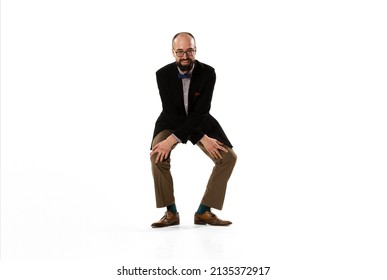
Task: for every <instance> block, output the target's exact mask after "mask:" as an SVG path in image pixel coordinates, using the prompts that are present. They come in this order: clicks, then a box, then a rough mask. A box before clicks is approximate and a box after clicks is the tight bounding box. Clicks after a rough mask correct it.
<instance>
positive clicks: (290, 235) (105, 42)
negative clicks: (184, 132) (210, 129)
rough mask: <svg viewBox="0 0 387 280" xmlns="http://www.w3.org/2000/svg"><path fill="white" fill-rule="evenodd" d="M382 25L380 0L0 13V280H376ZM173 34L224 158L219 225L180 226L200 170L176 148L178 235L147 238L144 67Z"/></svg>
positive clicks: (148, 128) (382, 179)
mask: <svg viewBox="0 0 387 280" xmlns="http://www.w3.org/2000/svg"><path fill="white" fill-rule="evenodd" d="M386 14H387V9H386V8H385V6H384V5H383V1H340V0H339V1H338V0H336V1H203V0H198V1H185V2H184V1H156V0H147V1H123V0H122V1H118V0H111V1H102V0H101V1H87V0H76V1H75V0H67V1H48V0H47V1H42V0H36V1H19V0H12V1H1V261H0V275H1V276H6V278H3V277H1V278H2V279H27V278H28V277H30V278H28V279H70V278H71V279H97V278H98V279H99V278H100V279H116V278H114V277H117V278H120V277H118V276H115V270H116V268H117V267H118V268H119V267H121V266H122V265H125V266H126V267H135V266H140V265H141V266H143V267H147V266H148V267H152V266H157V265H160V264H163V263H164V264H165V265H166V266H169V265H173V264H178V263H181V267H184V266H185V267H192V266H195V265H196V266H200V265H202V264H201V263H202V262H204V263H205V265H206V267H207V268H208V267H209V266H211V265H217V264H219V265H234V266H235V265H237V264H239V265H256V266H262V265H263V266H271V267H272V270H271V274H269V275H268V276H266V279H314V280H315V279H373V280H375V279H386V276H387V272H386V271H385V269H384V268H385V264H386V261H387V255H386V254H387V253H386V252H387V244H386V238H385V236H387V230H386V222H385V221H386V219H385V213H386V210H387V209H386V208H387V207H386V195H385V194H384V192H383V191H384V189H385V188H386V186H387V178H386V168H387V148H386V143H387V131H386V125H387V110H386V108H387V98H386V94H387V91H386V89H387V86H386V77H387V67H386V65H387V52H386V49H387V39H386V34H387V28H386V27H387V19H386ZM180 31H189V32H191V33H193V34H194V35H195V37H196V41H197V49H198V52H197V56H196V58H197V59H198V60H200V61H202V62H205V63H207V64H210V65H212V66H213V67H215V70H216V72H217V84H216V86H215V92H214V98H213V106H212V110H211V112H212V114H213V115H214V116H215V117H216V118H217V119H218V120H219V121H220V123H221V124H222V126H223V128H224V130H225V131H226V133H227V135H228V136H229V138H230V140H231V142H232V143H233V145H234V147H235V151H236V153H237V154H238V163H237V166H236V168H235V171H234V173H233V176H232V178H231V180H230V183H229V188H228V191H227V196H226V201H225V205H224V209H223V210H222V211H218V212H216V214H218V215H219V216H220V217H221V218H225V219H230V220H232V221H233V225H232V226H231V227H229V228H226V229H225V228H222V229H219V228H212V227H204V228H203V227H196V226H193V225H192V222H193V221H192V220H193V213H194V211H196V209H197V207H198V204H199V202H200V199H201V196H202V193H203V191H204V188H205V184H206V181H207V178H208V175H209V173H210V171H211V168H212V167H211V166H212V164H211V162H210V161H209V160H208V159H207V158H206V157H205V156H204V155H203V154H202V153H201V152H199V150H198V148H197V147H194V146H192V145H191V144H187V145H179V146H178V147H177V148H176V149H175V150H174V152H173V155H172V164H173V166H172V168H173V171H172V172H173V175H174V180H175V185H176V189H175V193H176V198H177V207H178V210H179V212H180V215H181V225H180V226H179V227H175V228H174V229H167V230H164V229H161V230H160V231H157V230H154V229H151V228H150V224H151V223H152V222H154V221H155V220H157V219H158V218H160V217H161V216H162V214H163V211H164V210H163V209H156V207H155V200H154V192H153V183H152V177H151V171H150V163H149V159H148V157H149V146H150V142H151V137H152V132H153V126H154V121H155V119H156V118H157V116H158V114H159V113H160V110H161V106H160V100H159V96H158V91H157V85H156V81H155V71H156V70H157V69H159V68H160V67H162V66H163V65H165V64H167V63H170V62H172V61H173V57H172V55H171V51H170V49H171V38H172V36H173V35H174V34H175V33H177V32H180ZM203 265H204V264H203ZM127 277H128V276H127ZM145 278H147V277H145V276H142V278H141V279H145ZM197 278H200V277H196V278H193V279H197ZM229 278H230V279H231V278H232V277H231V276H229ZM149 279H156V278H149ZM184 279H185V278H184ZM186 279H189V277H187V278H186ZM235 279H244V278H243V277H242V276H239V277H236V278H235ZM247 279H250V278H248V277H247Z"/></svg>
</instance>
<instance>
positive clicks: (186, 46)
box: [150, 32, 237, 228]
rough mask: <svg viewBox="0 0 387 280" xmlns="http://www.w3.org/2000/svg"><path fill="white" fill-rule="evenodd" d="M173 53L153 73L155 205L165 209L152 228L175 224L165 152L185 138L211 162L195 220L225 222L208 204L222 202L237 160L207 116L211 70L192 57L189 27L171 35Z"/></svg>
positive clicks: (176, 215) (193, 44)
mask: <svg viewBox="0 0 387 280" xmlns="http://www.w3.org/2000/svg"><path fill="white" fill-rule="evenodd" d="M172 54H173V56H174V58H175V60H176V61H175V62H173V63H171V64H168V65H166V66H164V67H162V68H161V69H159V70H158V71H157V72H156V78H157V85H158V89H159V93H160V97H161V102H162V112H161V114H160V116H159V117H158V119H157V121H156V125H155V129H154V134H153V141H152V151H151V153H150V157H151V163H152V174H153V179H154V186H155V194H156V206H157V207H159V208H160V207H167V211H166V212H165V215H164V216H163V217H162V218H161V219H160V221H158V222H155V223H153V224H152V227H156V228H157V227H167V226H173V225H178V224H179V223H180V219H179V213H178V211H177V208H176V204H175V198H174V194H173V180H172V176H171V173H170V167H171V166H170V153H171V151H172V149H173V148H174V147H175V146H176V145H177V144H178V143H184V144H185V143H187V141H188V140H189V141H191V142H192V143H193V144H194V145H197V146H198V147H199V148H200V149H201V150H202V151H203V152H204V153H205V154H206V155H207V156H208V157H210V158H211V159H212V160H213V162H214V164H215V166H214V168H213V171H212V174H211V176H210V178H209V181H208V185H207V188H206V191H205V193H204V196H203V198H202V201H201V204H200V205H199V208H198V210H197V211H196V213H195V215H194V223H195V224H198V225H206V224H209V225H214V226H226V225H230V224H231V222H230V221H224V220H221V219H219V218H218V217H217V216H216V215H215V214H213V213H212V212H211V208H215V209H218V210H221V209H222V207H223V201H224V198H225V194H226V187H227V182H228V180H229V178H230V176H231V173H232V171H233V168H234V166H235V163H236V159H237V156H236V154H235V153H234V151H233V149H232V145H231V143H230V141H229V140H228V138H227V136H226V134H225V133H224V131H223V129H222V127H221V126H220V124H219V123H218V121H217V120H216V119H215V118H214V117H213V116H211V115H210V108H211V99H212V94H213V90H214V86H215V80H216V75H215V70H214V68H212V67H211V66H209V65H206V64H204V63H201V62H199V61H198V60H195V55H196V42H195V38H194V36H192V34H190V33H188V32H181V33H178V34H176V35H175V36H174V37H173V39H172Z"/></svg>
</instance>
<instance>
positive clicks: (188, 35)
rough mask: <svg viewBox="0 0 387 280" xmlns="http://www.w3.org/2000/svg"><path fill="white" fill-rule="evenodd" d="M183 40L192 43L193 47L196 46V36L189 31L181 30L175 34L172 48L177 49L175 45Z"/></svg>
mask: <svg viewBox="0 0 387 280" xmlns="http://www.w3.org/2000/svg"><path fill="white" fill-rule="evenodd" d="M181 41H186V42H189V43H190V44H191V45H192V48H196V41H195V37H194V36H193V35H192V34H191V33H189V32H180V33H177V34H176V35H175V36H173V38H172V48H173V49H177V47H176V46H175V45H176V43H179V42H181Z"/></svg>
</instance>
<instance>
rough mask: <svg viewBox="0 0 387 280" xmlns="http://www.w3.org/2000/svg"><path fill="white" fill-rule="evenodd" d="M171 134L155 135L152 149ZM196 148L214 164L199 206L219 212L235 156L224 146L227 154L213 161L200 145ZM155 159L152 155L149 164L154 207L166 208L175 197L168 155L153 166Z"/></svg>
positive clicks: (167, 131)
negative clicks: (154, 198) (153, 189)
mask: <svg viewBox="0 0 387 280" xmlns="http://www.w3.org/2000/svg"><path fill="white" fill-rule="evenodd" d="M172 133H173V131H171V130H163V131H162V132H160V133H159V134H157V135H156V137H155V138H154V139H153V142H152V147H154V146H155V145H156V144H157V143H160V142H161V141H163V140H165V139H166V138H168V136H169V135H171V134H172ZM197 146H198V147H199V148H200V149H201V150H202V151H203V152H204V153H205V154H206V155H207V156H208V157H210V158H211V160H212V161H213V162H214V164H215V166H214V168H213V170H212V173H211V176H210V178H209V180H208V184H207V188H206V191H205V193H204V195H203V198H202V201H201V204H203V205H206V206H208V207H212V208H215V209H219V210H221V209H222V207H223V202H224V198H225V195H226V188H227V182H228V180H229V178H230V176H231V173H232V171H233V169H234V166H235V163H236V160H237V155H236V154H235V152H234V151H233V149H232V148H230V147H228V146H224V147H225V148H226V149H227V150H228V153H225V152H223V151H221V155H222V157H223V159H214V158H212V157H211V156H210V155H209V153H208V152H207V150H206V149H205V148H204V146H203V144H202V143H200V142H199V143H197ZM174 147H175V146H174ZM174 147H173V148H174ZM173 148H172V150H173ZM171 152H172V151H171ZM155 159H156V155H153V156H152V157H151V164H152V174H153V180H154V187H155V195H156V207H166V206H168V205H171V204H173V203H175V197H174V195H173V179H172V175H171V171H170V169H171V160H170V155H169V157H168V158H167V159H166V160H164V161H162V162H158V163H157V164H155Z"/></svg>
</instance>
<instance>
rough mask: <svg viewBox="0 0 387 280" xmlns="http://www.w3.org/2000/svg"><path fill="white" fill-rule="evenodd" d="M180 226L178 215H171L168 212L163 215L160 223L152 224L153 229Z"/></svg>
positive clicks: (171, 213)
mask: <svg viewBox="0 0 387 280" xmlns="http://www.w3.org/2000/svg"><path fill="white" fill-rule="evenodd" d="M178 224H180V218H179V213H173V212H170V211H167V212H165V215H164V216H163V217H162V218H161V219H160V221H158V222H155V223H153V224H152V227H153V228H159V227H169V226H175V225H178Z"/></svg>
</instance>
